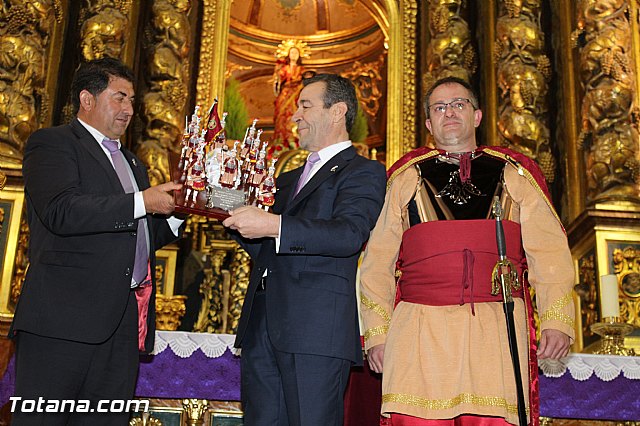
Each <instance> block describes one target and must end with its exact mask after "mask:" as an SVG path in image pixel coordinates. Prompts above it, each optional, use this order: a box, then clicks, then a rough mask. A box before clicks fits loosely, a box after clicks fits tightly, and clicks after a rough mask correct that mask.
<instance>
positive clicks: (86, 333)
mask: <svg viewBox="0 0 640 426" xmlns="http://www.w3.org/2000/svg"><path fill="white" fill-rule="evenodd" d="M132 82H133V75H132V73H131V71H130V70H129V68H127V67H126V66H124V65H123V64H122V63H121V62H120V61H118V60H115V59H110V58H105V59H100V60H96V61H92V62H89V63H85V64H82V65H81V66H80V68H79V69H78V71H77V72H76V74H75V76H74V79H73V83H72V99H73V103H74V106H75V108H76V110H77V118H76V119H74V120H73V121H72V122H71V124H69V125H64V126H59V127H54V128H48V129H41V130H38V131H36V132H35V133H33V134H32V135H31V137H30V138H29V140H28V142H27V145H26V148H25V153H24V164H23V174H24V179H25V196H26V200H27V209H28V210H27V213H28V220H29V228H30V232H31V240H30V244H29V261H30V266H29V270H28V273H27V276H26V279H25V282H24V285H23V287H22V294H21V296H20V299H19V301H18V305H17V307H16V312H15V316H14V320H13V324H12V326H11V330H10V336H13V337H15V339H16V389H15V395H16V396H18V397H20V398H22V399H21V400H18V402H17V404H16V407H17V412H16V413H14V414H13V417H14V418H13V424H15V425H27V424H28V425H31V424H38V425H40V424H43V425H44V424H46V425H58V424H91V425H98V424H105V425H117V424H123V425H124V424H127V423H128V415H129V413H121V414H113V415H112V414H109V413H100V414H97V413H94V414H92V415H90V418H83V417H81V413H80V414H78V413H69V409H68V408H67V410H66V411H67V412H65V413H62V414H54V413H51V412H44V413H43V412H30V413H27V412H20V411H21V410H20V409H21V408H22V407H23V405H22V404H23V403H24V401H25V400H36V401H39V398H43V399H44V401H45V402H44V403H43V404H42V405H43V407H42V408H47V407H53V406H54V404H55V400H62V399H65V400H76V401H79V400H90V401H91V402H92V406H91V408H90V410H95V411H98V409H99V408H108V407H109V405H108V404H107V405H104V406H102V407H98V406H96V405H95V404H96V403H97V401H98V400H127V399H130V398H132V397H133V393H134V389H135V382H136V377H137V371H138V359H139V358H138V357H139V350H144V351H150V350H152V349H153V339H154V331H155V296H154V294H155V282H154V280H155V277H154V276H155V274H153V273H150V271H154V270H155V255H154V252H155V250H156V249H158V248H160V247H162V246H163V245H165V244H167V243H169V242H171V241H173V240H175V239H177V237H178V233H179V227H180V225H181V224H182V220H179V219H177V218H174V217H169V218H167V216H165V215H168V214H170V213H171V212H172V211H173V208H174V205H173V197H172V196H171V195H170V194H169V193H168V192H169V191H172V190H174V189H178V188H180V185H176V184H173V183H165V184H162V185H158V186H154V187H150V186H149V179H148V176H147V171H146V168H145V165H144V164H143V163H142V162H141V161H140V160H139V159H138V158H136V157H135V156H134V155H133V154H132V153H131V152H130V151H128V150H127V149H125V148H124V147H122V146H121V145H120V141H119V138H120V137H121V136H122V135H123V134H124V132H125V130H126V128H127V126H128V125H129V122H130V121H131V118H132V116H133V103H134V89H133V83H132ZM109 402H110V401H109ZM24 407H25V410H24V411H31V410H27V409H26V407H27V404H25V405H24Z"/></svg>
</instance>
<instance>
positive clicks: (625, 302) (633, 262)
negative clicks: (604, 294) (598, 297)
mask: <svg viewBox="0 0 640 426" xmlns="http://www.w3.org/2000/svg"><path fill="white" fill-rule="evenodd" d="M613 271H614V272H615V273H616V275H618V277H619V282H620V288H621V290H622V291H621V292H620V298H621V299H622V300H621V302H622V303H621V304H620V317H621V318H622V320H623V321H625V322H627V323H629V324H632V325H634V326H635V327H640V316H639V314H640V245H638V244H633V245H629V246H627V247H624V248H623V249H619V248H617V249H614V250H613Z"/></svg>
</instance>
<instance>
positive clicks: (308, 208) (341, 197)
mask: <svg viewBox="0 0 640 426" xmlns="http://www.w3.org/2000/svg"><path fill="white" fill-rule="evenodd" d="M301 174H302V168H298V169H296V170H293V171H291V172H288V173H284V174H282V175H281V176H280V177H279V178H278V180H277V192H276V201H275V205H274V207H273V212H274V213H277V214H280V215H281V216H282V218H281V232H280V249H279V252H278V253H276V252H275V242H274V239H272V238H268V239H263V240H260V241H256V240H253V241H250V240H244V241H243V245H244V247H245V248H246V250H247V251H248V252H249V254H250V255H251V256H252V258H253V260H254V265H253V270H252V271H251V278H250V282H249V287H248V289H247V294H246V297H245V300H244V305H243V308H242V316H241V318H240V322H239V324H238V332H237V338H236V346H237V347H240V346H241V344H242V338H243V336H244V333H245V330H246V327H247V323H248V320H249V315H250V314H251V305H252V303H253V298H254V296H255V292H256V289H257V287H258V284H259V282H260V279H261V277H262V276H263V274H264V271H265V269H268V281H267V282H268V285H267V291H266V303H267V323H268V331H269V336H270V338H271V341H272V342H273V345H274V346H275V347H276V348H277V349H278V350H281V351H284V352H290V353H305V354H315V355H324V356H331V357H336V358H341V359H347V360H351V361H353V362H354V363H360V362H362V346H361V343H360V331H359V326H358V312H357V308H356V304H357V301H356V290H355V281H356V270H357V264H358V258H359V255H360V252H361V250H362V248H363V245H364V243H365V242H366V241H367V240H368V238H369V233H370V231H371V229H372V228H373V226H374V225H375V223H376V220H377V218H378V214H379V213H380V210H381V208H382V204H383V202H384V193H385V182H386V180H385V170H384V167H383V166H382V165H381V164H379V163H377V162H375V161H370V160H367V159H365V158H363V157H361V156H358V155H357V154H356V151H355V149H354V148H353V147H350V148H347V149H346V150H344V151H342V152H340V153H338V154H337V155H336V156H335V157H333V158H332V159H331V160H330V161H329V162H327V163H326V164H325V165H324V166H323V167H322V168H321V169H320V170H319V171H318V172H317V173H316V174H315V175H314V176H313V177H312V178H311V180H310V181H309V182H308V183H307V184H306V185H305V186H304V187H303V188H302V190H301V191H300V193H299V194H298V195H297V196H296V197H293V198H292V193H293V191H294V190H295V186H296V184H297V182H298V178H299V177H300V175H301Z"/></svg>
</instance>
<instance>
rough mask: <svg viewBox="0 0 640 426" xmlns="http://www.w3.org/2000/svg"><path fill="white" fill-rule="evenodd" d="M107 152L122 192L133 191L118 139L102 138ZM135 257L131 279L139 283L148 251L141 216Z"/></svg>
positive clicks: (143, 275)
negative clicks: (109, 154)
mask: <svg viewBox="0 0 640 426" xmlns="http://www.w3.org/2000/svg"><path fill="white" fill-rule="evenodd" d="M102 145H104V146H105V147H106V148H107V149H108V150H109V152H110V153H111V160H113V168H114V169H116V173H117V174H118V178H119V179H120V183H121V184H122V188H123V189H124V192H125V193H127V194H131V193H132V192H134V187H133V182H131V175H130V174H129V168H128V167H127V165H126V164H125V162H124V155H123V154H122V152H121V151H120V149H119V148H118V141H115V140H112V139H108V138H104V140H103V141H102ZM136 234H137V237H136V259H135V263H134V265H133V281H134V282H135V283H136V284H141V283H142V281H143V280H144V279H145V278H146V277H147V274H148V272H149V266H148V264H149V252H148V249H147V232H146V227H145V225H144V221H143V220H142V218H140V220H138V232H137V233H136Z"/></svg>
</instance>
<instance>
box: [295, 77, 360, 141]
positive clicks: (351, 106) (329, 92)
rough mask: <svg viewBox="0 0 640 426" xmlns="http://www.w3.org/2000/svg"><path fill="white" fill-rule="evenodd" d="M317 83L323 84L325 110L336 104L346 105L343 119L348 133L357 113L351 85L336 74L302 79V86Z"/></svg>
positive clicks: (356, 101)
mask: <svg viewBox="0 0 640 426" xmlns="http://www.w3.org/2000/svg"><path fill="white" fill-rule="evenodd" d="M317 82H324V84H325V86H324V87H325V91H324V98H323V99H322V101H323V102H324V107H325V108H330V107H332V106H333V105H335V104H337V103H338V102H344V103H345V104H346V105H347V113H346V114H345V117H344V118H345V124H346V126H347V132H350V131H351V128H352V127H353V122H354V121H355V120H356V113H357V112H358V98H357V97H356V88H355V87H354V86H353V83H351V80H349V79H348V78H345V77H341V76H339V75H338V74H316V75H314V76H313V77H310V78H305V79H303V80H302V85H303V86H308V85H309V84H312V83H317Z"/></svg>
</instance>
